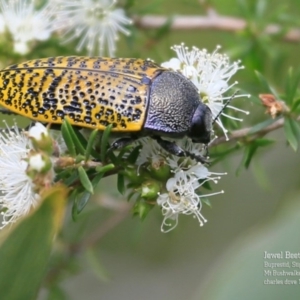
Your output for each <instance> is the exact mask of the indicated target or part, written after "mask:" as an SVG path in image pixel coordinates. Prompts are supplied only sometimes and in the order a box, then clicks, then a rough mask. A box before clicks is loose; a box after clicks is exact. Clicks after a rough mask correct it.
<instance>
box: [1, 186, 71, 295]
mask: <svg viewBox="0 0 300 300" xmlns="http://www.w3.org/2000/svg"><path fill="white" fill-rule="evenodd" d="M41 197H42V200H41V203H42V204H41V205H40V207H39V208H38V209H37V210H36V211H35V212H34V213H33V214H32V215H30V216H29V217H27V218H26V219H24V220H23V221H22V222H20V223H19V224H18V225H17V226H16V227H15V229H14V230H13V231H12V232H11V233H10V235H9V236H8V237H7V239H6V240H5V241H4V243H3V244H2V246H1V248H0V270H1V272H0V290H1V299H9V300H19V299H20V300H23V299H36V298H37V293H38V291H39V288H40V285H41V283H42V281H43V278H44V275H45V271H46V268H47V264H48V260H49V256H50V254H51V248H52V242H53V238H54V236H55V235H56V233H57V231H58V230H59V228H60V227H61V224H62V220H63V216H64V210H65V205H66V198H67V189H66V188H65V187H64V186H62V185H59V186H56V187H53V188H51V189H50V190H48V191H47V192H46V193H44V194H43V195H42V196H41Z"/></svg>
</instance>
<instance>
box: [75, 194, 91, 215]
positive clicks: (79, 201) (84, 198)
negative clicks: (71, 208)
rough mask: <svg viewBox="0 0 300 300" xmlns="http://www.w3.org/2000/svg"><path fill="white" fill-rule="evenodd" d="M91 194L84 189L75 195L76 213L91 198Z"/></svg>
mask: <svg viewBox="0 0 300 300" xmlns="http://www.w3.org/2000/svg"><path fill="white" fill-rule="evenodd" d="M91 196H92V194H91V193H89V192H88V191H84V192H83V193H81V194H79V195H78V196H77V197H76V199H75V203H74V205H75V206H76V213H77V214H79V213H80V212H81V211H82V210H83V209H84V207H85V206H86V204H87V203H88V201H89V200H90V199H91Z"/></svg>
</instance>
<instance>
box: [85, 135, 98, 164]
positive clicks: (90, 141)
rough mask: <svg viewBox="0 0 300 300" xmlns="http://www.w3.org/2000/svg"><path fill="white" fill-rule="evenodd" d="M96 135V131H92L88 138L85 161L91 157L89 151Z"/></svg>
mask: <svg viewBox="0 0 300 300" xmlns="http://www.w3.org/2000/svg"><path fill="white" fill-rule="evenodd" d="M97 134H98V129H95V130H93V131H92V133H91V135H90V136H89V140H88V144H87V146H86V149H85V160H88V159H89V157H90V155H91V151H92V149H93V146H94V143H95V140H96V137H97Z"/></svg>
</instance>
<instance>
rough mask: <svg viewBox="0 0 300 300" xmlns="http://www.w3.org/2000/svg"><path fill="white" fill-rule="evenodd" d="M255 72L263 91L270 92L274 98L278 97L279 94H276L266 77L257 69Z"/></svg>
mask: <svg viewBox="0 0 300 300" xmlns="http://www.w3.org/2000/svg"><path fill="white" fill-rule="evenodd" d="M255 74H256V76H257V78H258V80H259V82H260V84H261V85H262V88H263V93H264V94H266V93H271V94H273V95H274V96H275V98H276V99H280V96H279V95H278V94H277V92H276V90H275V89H274V88H273V87H271V86H270V85H269V83H268V81H267V79H266V78H265V77H264V76H263V75H262V74H261V73H260V72H258V71H255Z"/></svg>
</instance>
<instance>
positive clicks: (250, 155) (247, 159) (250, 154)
mask: <svg viewBox="0 0 300 300" xmlns="http://www.w3.org/2000/svg"><path fill="white" fill-rule="evenodd" d="M256 150H257V145H256V144H252V145H250V146H248V147H247V148H246V152H245V154H246V155H245V161H244V166H245V168H246V169H248V168H249V166H250V163H251V160H252V158H253V156H254V154H255V152H256Z"/></svg>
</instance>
